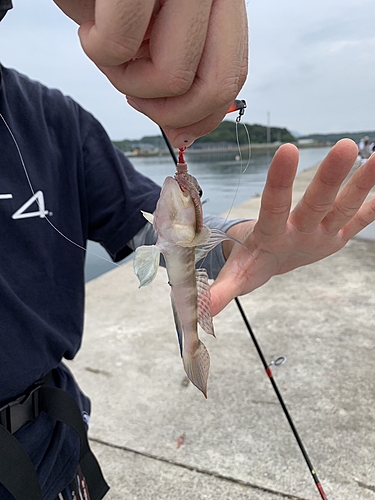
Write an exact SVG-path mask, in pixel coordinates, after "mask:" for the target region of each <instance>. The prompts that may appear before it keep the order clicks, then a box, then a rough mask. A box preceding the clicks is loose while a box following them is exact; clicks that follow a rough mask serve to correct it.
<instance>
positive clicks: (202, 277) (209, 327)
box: [195, 269, 215, 337]
mask: <svg viewBox="0 0 375 500" xmlns="http://www.w3.org/2000/svg"><path fill="white" fill-rule="evenodd" d="M195 275H196V279H197V292H198V297H197V307H198V323H199V324H200V326H201V327H202V328H203V330H204V331H205V332H206V333H208V334H210V335H213V336H214V337H215V333H214V325H213V322H212V316H211V292H210V285H209V284H208V274H207V271H206V270H205V269H197V270H196V272H195Z"/></svg>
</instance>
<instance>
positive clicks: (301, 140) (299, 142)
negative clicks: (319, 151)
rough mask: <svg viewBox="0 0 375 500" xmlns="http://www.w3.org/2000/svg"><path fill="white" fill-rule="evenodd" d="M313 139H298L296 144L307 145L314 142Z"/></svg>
mask: <svg viewBox="0 0 375 500" xmlns="http://www.w3.org/2000/svg"><path fill="white" fill-rule="evenodd" d="M314 142H315V141H314V139H298V140H297V144H300V145H301V146H309V145H312V144H314Z"/></svg>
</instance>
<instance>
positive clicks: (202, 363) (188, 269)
mask: <svg viewBox="0 0 375 500" xmlns="http://www.w3.org/2000/svg"><path fill="white" fill-rule="evenodd" d="M201 192H202V191H201V189H200V186H199V184H198V182H197V180H196V178H195V177H194V176H192V175H191V174H189V173H188V167H187V164H186V163H178V164H177V172H176V174H175V176H174V177H167V178H166V179H165V180H164V183H163V186H162V190H161V193H160V197H159V200H158V202H157V205H156V209H155V212H154V215H153V214H150V213H147V212H142V213H143V215H144V217H145V218H146V219H147V220H148V221H149V222H150V223H151V224H152V225H153V229H154V231H155V232H156V233H157V241H156V243H155V245H143V246H140V247H138V248H137V249H136V251H135V256H134V260H133V267H134V272H135V274H136V275H137V277H138V280H139V283H140V284H139V287H142V286H146V285H149V284H150V283H152V281H153V280H154V278H155V276H156V274H157V271H158V267H159V263H160V254H162V255H163V257H164V261H165V267H166V270H167V275H168V283H169V285H170V287H171V305H172V310H173V317H174V322H175V326H176V331H177V337H178V342H179V347H180V354H181V358H182V362H183V367H184V370H185V372H186V375H187V376H188V378H189V380H190V381H191V382H192V384H194V385H195V386H196V387H197V388H198V389H199V390H200V391H201V392H202V393H203V395H204V396H205V397H206V398H207V382H208V375H209V369H210V356H209V353H208V350H207V348H206V346H205V345H204V343H203V342H202V341H201V340H200V338H199V335H198V324H199V325H200V326H201V328H202V329H203V330H204V331H205V332H206V333H208V334H210V335H212V336H214V337H215V333H214V326H213V320H212V316H211V295H210V285H209V282H208V274H207V271H206V269H204V268H200V269H196V263H197V262H198V261H200V260H201V259H203V258H204V257H205V256H206V255H207V253H208V252H209V251H210V250H212V249H213V248H214V247H215V246H216V245H218V244H219V243H221V242H222V241H224V240H225V239H232V238H230V237H229V236H228V235H227V234H226V233H223V232H222V231H220V230H218V229H211V228H209V227H207V226H206V225H204V223H203V210H202V203H201V199H200V195H201Z"/></svg>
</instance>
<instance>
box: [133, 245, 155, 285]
mask: <svg viewBox="0 0 375 500" xmlns="http://www.w3.org/2000/svg"><path fill="white" fill-rule="evenodd" d="M159 262H160V250H159V249H158V248H157V247H156V246H155V245H143V246H141V247H138V248H137V249H136V250H135V255H134V260H133V268H134V272H135V274H136V275H137V278H138V279H139V288H141V287H142V286H146V285H149V284H150V283H152V281H153V280H154V278H155V276H156V274H157V272H158V268H159Z"/></svg>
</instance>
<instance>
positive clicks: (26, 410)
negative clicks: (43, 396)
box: [0, 385, 40, 434]
mask: <svg viewBox="0 0 375 500" xmlns="http://www.w3.org/2000/svg"><path fill="white" fill-rule="evenodd" d="M39 389H40V385H38V386H37V387H34V388H33V389H32V390H31V391H30V392H29V393H28V394H23V395H22V396H20V397H19V398H17V399H15V400H14V401H11V402H10V403H8V404H6V405H5V406H3V407H2V408H0V424H1V425H3V426H4V427H5V428H6V429H7V430H8V431H9V432H10V433H11V434H14V433H15V432H17V431H18V429H20V428H21V427H22V426H23V425H25V424H26V423H27V422H30V421H31V420H34V419H35V418H36V417H38V416H39V414H40V407H39Z"/></svg>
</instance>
